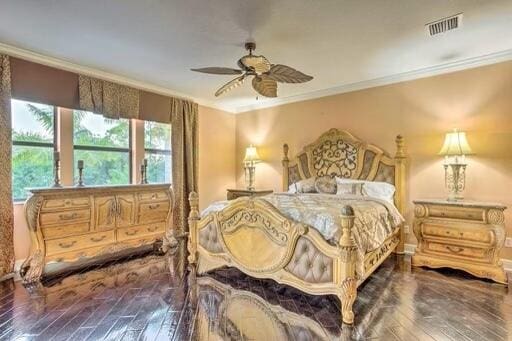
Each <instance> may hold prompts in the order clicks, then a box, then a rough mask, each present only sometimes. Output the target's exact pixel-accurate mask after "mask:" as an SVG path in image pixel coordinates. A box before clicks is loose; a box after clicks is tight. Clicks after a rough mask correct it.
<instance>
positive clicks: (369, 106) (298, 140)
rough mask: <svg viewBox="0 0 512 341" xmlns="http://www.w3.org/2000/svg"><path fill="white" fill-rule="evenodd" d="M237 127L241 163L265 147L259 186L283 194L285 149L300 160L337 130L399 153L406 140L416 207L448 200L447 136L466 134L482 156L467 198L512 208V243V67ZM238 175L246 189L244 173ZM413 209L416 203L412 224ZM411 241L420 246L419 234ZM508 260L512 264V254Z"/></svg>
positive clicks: (376, 91) (321, 103)
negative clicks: (398, 139)
mask: <svg viewBox="0 0 512 341" xmlns="http://www.w3.org/2000/svg"><path fill="white" fill-rule="evenodd" d="M281 86H293V85H281ZM236 125H237V126H236V164H240V163H241V160H242V158H243V153H244V148H245V147H246V146H247V145H249V144H250V143H253V144H255V145H256V146H258V147H259V148H258V151H259V153H260V157H261V158H262V159H263V160H264V162H263V163H261V164H259V165H258V166H257V170H256V185H257V187H259V188H271V189H274V190H281V157H282V147H281V146H282V144H283V143H285V142H286V143H288V144H289V146H290V155H294V154H295V153H296V152H298V150H299V148H300V147H301V146H304V145H305V144H308V143H310V142H312V141H313V140H315V139H316V138H317V137H318V136H319V135H320V134H322V133H323V132H324V131H326V130H328V129H329V128H333V127H334V128H339V129H346V130H348V131H350V132H352V133H353V134H354V135H356V136H358V137H360V138H361V139H363V140H366V141H369V142H371V143H374V144H376V145H378V146H381V147H383V148H384V149H386V150H387V151H389V152H390V153H394V138H395V136H396V135H397V134H402V135H403V136H404V137H405V139H406V146H407V149H408V153H409V156H410V167H409V168H410V169H409V187H408V189H409V191H408V195H409V201H410V200H413V199H415V198H432V197H444V196H445V191H444V182H443V181H444V180H443V168H442V159H441V157H439V156H437V153H438V152H439V149H440V148H441V145H442V142H443V138H444V134H445V133H446V132H447V131H449V130H451V129H452V128H455V127H457V128H459V129H461V130H465V131H467V133H468V139H469V142H470V145H471V147H472V148H473V151H474V152H475V155H474V156H472V157H470V158H469V166H468V170H467V191H466V197H467V198H472V199H477V200H487V201H496V202H502V203H504V204H506V205H507V206H509V207H510V209H509V210H507V211H506V221H507V225H508V227H507V230H508V231H507V234H508V235H509V236H512V194H511V191H512V62H507V63H501V64H495V65H491V66H486V67H481V68H476V69H472V70H466V71H461V72H456V73H451V74H446V75H442V76H436V77H430V78H425V79H420V80H415V81H409V82H404V83H399V84H394V85H388V86H382V87H376V88H371V89H366V90H361V91H356V92H351V93H346V94H340V95H335V96H330V97H324V98H320V99H315V100H309V101H303V102H298V103H293V104H287V105H282V106H278V107H274V108H268V109H262V110H255V111H251V112H247V113H243V114H240V115H237V116H236ZM236 171H237V183H238V185H239V186H242V185H243V173H242V169H241V168H240V167H236ZM412 210H413V207H412V204H411V203H409V205H408V208H407V214H406V216H407V218H408V222H409V223H410V221H411V217H412ZM409 242H410V243H412V242H415V240H414V236H413V235H412V234H411V235H410V236H409ZM502 256H503V257H505V258H508V259H512V249H510V248H508V249H504V251H503V252H502Z"/></svg>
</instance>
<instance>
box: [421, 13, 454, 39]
mask: <svg viewBox="0 0 512 341" xmlns="http://www.w3.org/2000/svg"><path fill="white" fill-rule="evenodd" d="M461 26H462V13H459V14H455V15H452V16H450V17H447V18H443V19H440V20H436V21H433V22H431V23H428V24H426V25H425V28H426V30H427V34H428V35H429V36H435V35H437V34H440V33H444V32H448V31H451V30H455V29H456V28H459V27H461Z"/></svg>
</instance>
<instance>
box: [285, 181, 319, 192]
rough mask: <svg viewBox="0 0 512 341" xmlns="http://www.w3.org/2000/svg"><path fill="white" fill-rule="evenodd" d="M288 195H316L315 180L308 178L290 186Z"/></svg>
mask: <svg viewBox="0 0 512 341" xmlns="http://www.w3.org/2000/svg"><path fill="white" fill-rule="evenodd" d="M288 193H316V189H315V178H308V179H304V180H300V181H297V182H295V183H293V184H291V185H290V187H289V189H288Z"/></svg>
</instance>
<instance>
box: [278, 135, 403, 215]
mask: <svg viewBox="0 0 512 341" xmlns="http://www.w3.org/2000/svg"><path fill="white" fill-rule="evenodd" d="M395 142H396V146H397V150H396V154H395V156H394V157H392V156H390V155H389V154H388V153H386V152H385V151H384V150H382V149H381V148H379V147H377V146H375V145H372V144H369V143H366V142H364V141H362V140H360V139H358V138H356V137H354V136H353V135H352V134H350V133H349V132H347V131H343V130H338V129H330V130H329V131H327V132H325V133H324V134H322V136H320V137H319V138H318V139H317V140H316V141H315V142H313V143H311V144H309V145H307V146H305V147H304V148H303V149H302V151H300V152H299V153H298V154H297V155H296V156H295V157H292V158H289V157H288V145H287V144H285V145H284V146H283V151H284V157H283V190H284V191H287V190H288V187H289V186H290V185H291V184H293V183H295V182H296V181H299V180H302V179H307V178H310V177H315V176H324V175H330V176H338V177H342V178H350V179H362V180H370V181H383V182H388V183H390V184H392V185H395V187H397V194H396V196H395V202H400V204H402V202H401V200H402V199H403V198H402V197H401V196H403V195H404V194H405V191H404V188H403V187H404V186H405V153H404V143H403V138H402V137H401V136H397V138H396V141H395ZM399 209H400V207H399Z"/></svg>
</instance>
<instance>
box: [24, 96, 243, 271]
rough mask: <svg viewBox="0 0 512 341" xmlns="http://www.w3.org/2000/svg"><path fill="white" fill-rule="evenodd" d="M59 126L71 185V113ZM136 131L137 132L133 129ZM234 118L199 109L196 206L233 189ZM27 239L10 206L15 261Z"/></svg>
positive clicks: (140, 155)
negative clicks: (197, 193)
mask: <svg viewBox="0 0 512 341" xmlns="http://www.w3.org/2000/svg"><path fill="white" fill-rule="evenodd" d="M58 122H59V124H62V125H63V126H64V127H66V128H67V129H62V135H60V136H59V137H58V140H59V141H60V142H59V143H60V145H61V148H60V149H61V159H62V166H63V167H62V174H61V178H62V183H63V184H64V185H72V182H73V175H72V172H73V170H72V168H71V164H72V161H71V159H72V158H73V150H72V145H73V140H72V120H71V113H70V111H68V110H67V109H63V110H61V111H60V113H59V120H58ZM137 127H138V129H137ZM142 127H143V122H142V121H136V120H134V122H133V124H132V128H133V135H132V136H133V141H132V142H133V145H134V150H135V153H134V154H133V159H134V160H135V161H136V164H137V165H138V164H140V163H141V161H142V160H143V159H144V142H143V139H144V134H142V129H140V128H142ZM234 155H235V116H234V115H232V114H229V113H226V112H223V111H220V110H215V109H211V108H208V107H203V106H200V107H199V190H200V205H201V207H205V206H206V205H207V204H208V203H210V202H212V201H215V200H222V199H225V196H226V188H228V187H233V186H234V185H235V167H234V161H235V160H234ZM133 168H134V174H132V176H133V178H134V179H135V181H136V182H138V181H139V178H140V176H139V172H138V167H133ZM29 247H30V235H29V233H28V230H27V225H26V222H25V217H24V213H23V204H19V203H18V204H15V205H14V252H15V256H16V260H17V261H20V260H23V259H25V258H26V257H27V256H28V252H29Z"/></svg>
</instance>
